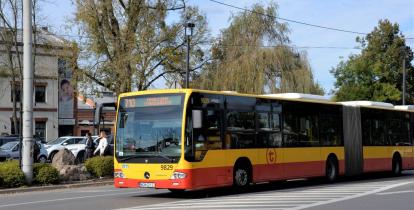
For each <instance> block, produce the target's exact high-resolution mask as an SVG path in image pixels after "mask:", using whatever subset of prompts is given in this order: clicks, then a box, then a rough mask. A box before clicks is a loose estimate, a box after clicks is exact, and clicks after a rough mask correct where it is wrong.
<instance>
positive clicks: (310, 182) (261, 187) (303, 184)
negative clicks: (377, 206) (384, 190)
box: [134, 171, 414, 199]
mask: <svg viewBox="0 0 414 210" xmlns="http://www.w3.org/2000/svg"><path fill="white" fill-rule="evenodd" d="M411 178H414V171H406V172H403V174H402V175H401V176H398V177H395V176H392V175H391V174H390V173H368V174H364V175H362V176H358V177H341V178H340V179H339V180H338V181H337V182H335V183H358V182H363V183H369V182H378V181H391V180H405V179H411ZM335 183H327V182H326V181H325V180H324V179H323V178H313V179H304V180H294V181H293V180H292V181H277V182H270V183H264V184H256V185H252V186H250V187H249V188H247V189H237V188H233V187H222V188H214V189H207V190H198V191H184V192H163V193H156V191H154V193H151V194H146V195H137V196H134V197H148V198H178V199H180V198H181V199H199V198H208V197H220V196H229V195H238V194H245V193H256V192H266V191H274V190H277V191H280V192H283V191H294V190H295V189H297V190H299V189H300V190H303V189H304V188H310V187H311V188H315V187H321V186H327V185H334V184H335Z"/></svg>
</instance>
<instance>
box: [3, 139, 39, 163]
mask: <svg viewBox="0 0 414 210" xmlns="http://www.w3.org/2000/svg"><path fill="white" fill-rule="evenodd" d="M36 144H37V145H38V147H39V149H40V152H39V154H38V155H37V157H36V159H35V162H39V163H45V162H46V161H47V151H46V149H45V147H44V146H43V144H42V143H39V142H36ZM19 157H20V146H19V141H11V142H7V143H5V144H3V145H1V146H0V160H1V161H3V160H12V159H19Z"/></svg>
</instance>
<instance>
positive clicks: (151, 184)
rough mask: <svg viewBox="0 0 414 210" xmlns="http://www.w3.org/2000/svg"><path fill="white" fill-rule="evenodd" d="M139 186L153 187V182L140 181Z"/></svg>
mask: <svg viewBox="0 0 414 210" xmlns="http://www.w3.org/2000/svg"><path fill="white" fill-rule="evenodd" d="M139 187H142V188H155V183H153V182H141V183H139Z"/></svg>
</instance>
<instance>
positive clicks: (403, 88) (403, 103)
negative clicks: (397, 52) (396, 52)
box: [402, 46, 406, 105]
mask: <svg viewBox="0 0 414 210" xmlns="http://www.w3.org/2000/svg"><path fill="white" fill-rule="evenodd" d="M402 49H403V60H402V62H403V63H402V68H403V72H402V74H403V75H402V76H403V78H402V80H403V81H402V105H405V92H406V81H405V80H406V72H405V47H404V46H403V47H402Z"/></svg>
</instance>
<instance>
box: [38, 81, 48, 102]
mask: <svg viewBox="0 0 414 210" xmlns="http://www.w3.org/2000/svg"><path fill="white" fill-rule="evenodd" d="M35 102H36V103H45V102H46V86H45V85H35Z"/></svg>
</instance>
